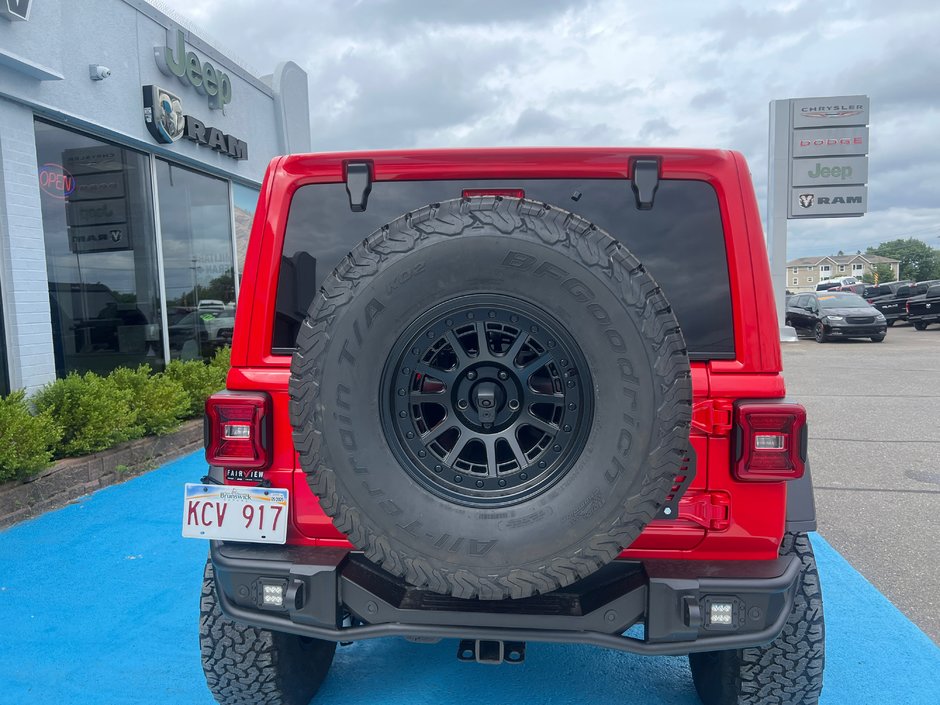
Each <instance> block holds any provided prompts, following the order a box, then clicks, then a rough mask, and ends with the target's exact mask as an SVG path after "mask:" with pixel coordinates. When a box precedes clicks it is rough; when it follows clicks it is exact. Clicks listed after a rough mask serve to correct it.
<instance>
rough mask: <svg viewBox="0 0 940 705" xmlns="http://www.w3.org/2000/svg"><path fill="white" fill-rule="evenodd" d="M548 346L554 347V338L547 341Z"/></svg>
mask: <svg viewBox="0 0 940 705" xmlns="http://www.w3.org/2000/svg"><path fill="white" fill-rule="evenodd" d="M548 347H550V348H553V347H555V341H554V340H549V341H548Z"/></svg>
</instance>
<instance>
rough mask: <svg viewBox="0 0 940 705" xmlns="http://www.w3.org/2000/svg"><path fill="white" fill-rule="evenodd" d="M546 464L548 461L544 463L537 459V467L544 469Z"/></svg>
mask: <svg viewBox="0 0 940 705" xmlns="http://www.w3.org/2000/svg"><path fill="white" fill-rule="evenodd" d="M547 464H548V463H546V462H545V461H544V460H540V461H539V467H540V468H543V469H544V468H545V466H546V465H547Z"/></svg>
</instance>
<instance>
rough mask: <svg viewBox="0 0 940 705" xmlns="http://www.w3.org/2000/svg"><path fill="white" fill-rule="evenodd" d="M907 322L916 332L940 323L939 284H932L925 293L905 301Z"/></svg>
mask: <svg viewBox="0 0 940 705" xmlns="http://www.w3.org/2000/svg"><path fill="white" fill-rule="evenodd" d="M907 320H909V321H910V322H911V325H912V326H914V328H915V329H916V330H924V329H925V328H926V327H927V326H929V325H930V324H931V323H940V282H934V283H932V284H931V285H930V286H928V287H927V290H926V292H924V293H923V294H920V295H918V296H912V297H911V298H909V299H908V300H907Z"/></svg>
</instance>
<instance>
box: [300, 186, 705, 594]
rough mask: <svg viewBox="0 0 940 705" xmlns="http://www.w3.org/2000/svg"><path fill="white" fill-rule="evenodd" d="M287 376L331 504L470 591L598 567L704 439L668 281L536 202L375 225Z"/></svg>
mask: <svg viewBox="0 0 940 705" xmlns="http://www.w3.org/2000/svg"><path fill="white" fill-rule="evenodd" d="M291 372H292V375H291V382H290V395H291V422H292V425H293V427H294V444H295V447H296V449H297V451H298V452H299V453H300V461H301V465H302V467H303V468H304V470H306V472H307V473H308V480H309V482H310V486H311V488H312V489H313V491H314V492H315V493H316V494H317V496H318V497H319V498H320V504H321V506H322V507H323V509H324V511H326V512H327V513H328V514H329V515H330V516H332V517H333V520H334V523H335V525H336V527H337V528H338V529H339V530H340V531H342V532H344V533H345V534H347V535H348V537H349V539H350V541H352V543H353V544H354V545H355V546H357V547H358V548H360V549H362V551H363V552H364V554H365V555H366V556H367V557H368V558H369V559H371V560H372V561H374V562H375V563H377V564H379V565H381V566H382V567H383V568H385V569H386V570H387V571H389V572H391V573H393V574H395V575H398V576H402V577H404V578H405V580H407V581H408V582H409V583H411V584H412V585H415V586H418V587H423V588H427V589H430V590H433V591H436V592H440V593H450V594H453V595H455V596H458V597H463V598H474V597H478V598H482V599H503V598H506V597H513V598H522V597H528V596H530V595H533V594H536V593H542V592H547V591H551V590H554V589H556V588H559V587H562V586H564V585H568V584H570V583H572V582H574V581H575V580H578V579H579V578H582V577H585V576H587V575H589V574H591V573H593V572H594V571H596V570H598V569H599V568H600V567H601V566H603V565H604V564H606V563H608V562H609V561H611V560H613V559H614V558H615V557H616V556H617V555H618V554H619V552H620V551H621V549H622V548H623V547H625V546H627V545H629V544H630V543H631V542H632V541H633V540H634V539H635V538H636V537H637V535H638V534H639V533H640V531H641V530H642V529H643V527H644V526H645V525H646V524H647V523H648V522H649V521H650V520H651V519H652V518H653V517H654V515H655V514H656V512H657V510H658V508H659V507H660V505H661V503H662V502H663V500H664V498H665V496H666V494H667V492H668V490H669V488H670V486H671V484H672V483H673V481H674V478H675V475H676V473H677V471H678V470H679V468H680V466H681V464H682V462H683V458H684V456H685V454H686V453H687V447H688V436H689V419H690V402H691V385H690V377H689V362H688V357H687V354H686V346H685V342H684V340H683V337H682V334H681V332H680V330H679V326H678V323H677V321H676V318H675V316H674V314H673V312H672V310H671V308H670V306H669V303H668V302H667V301H666V298H665V297H664V296H663V294H662V292H661V291H660V289H659V287H658V286H657V284H656V282H655V281H654V280H653V278H652V277H651V276H650V274H649V273H648V272H647V271H646V269H645V268H644V267H643V266H642V265H641V264H640V263H639V262H638V261H637V260H636V258H635V257H633V255H631V254H630V252H628V251H627V250H626V248H625V247H623V246H622V245H621V244H619V243H618V242H617V241H616V240H614V239H613V238H612V237H611V236H610V235H608V234H607V233H605V232H603V231H601V230H598V229H597V228H595V227H594V226H593V225H592V224H590V223H588V222H587V221H585V220H583V219H581V218H580V217H578V216H576V215H572V214H571V213H568V212H566V211H563V210H561V209H557V208H554V207H550V206H547V205H545V204H541V203H535V202H532V201H527V200H519V199H509V198H507V199H503V198H500V197H477V198H471V199H458V200H453V201H447V202H444V203H440V204H433V205H430V206H427V207H424V208H421V209H419V210H417V211H414V212H412V213H409V214H407V215H404V216H402V217H401V218H399V219H397V220H395V221H394V222H392V223H390V224H389V225H387V226H385V227H383V228H381V229H380V230H378V231H377V232H375V233H373V234H372V235H371V236H370V237H368V238H367V239H366V240H364V241H363V242H362V244H360V245H359V246H358V247H357V248H356V249H355V250H353V252H352V253H350V254H349V256H347V257H346V259H344V260H343V262H342V263H340V265H339V266H338V267H337V268H336V270H335V271H334V272H333V274H332V275H331V276H329V277H328V278H327V279H326V281H325V282H324V284H323V287H322V289H321V291H320V293H319V295H318V296H317V297H316V299H315V300H314V302H313V304H312V305H311V309H310V311H309V315H308V318H307V320H306V321H305V323H304V325H303V326H302V328H301V332H300V334H299V336H298V339H297V352H296V353H295V355H294V359H293V364H292V366H291ZM487 413H489V414H490V416H489V417H487V416H486V414H487ZM487 419H489V422H488V421H487ZM444 424H450V425H449V426H445V425H444Z"/></svg>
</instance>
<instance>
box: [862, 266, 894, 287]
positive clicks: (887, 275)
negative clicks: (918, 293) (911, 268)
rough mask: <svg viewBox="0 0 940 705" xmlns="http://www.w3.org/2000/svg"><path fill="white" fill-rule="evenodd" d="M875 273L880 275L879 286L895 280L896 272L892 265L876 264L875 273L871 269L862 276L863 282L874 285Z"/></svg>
mask: <svg viewBox="0 0 940 705" xmlns="http://www.w3.org/2000/svg"><path fill="white" fill-rule="evenodd" d="M875 272H877V273H878V283H879V284H884V283H885V282H889V281H892V280H893V279H894V270H893V269H891V265H888V264H876V265H875V268H874V271H872V270H871V269H869V270H867V271H866V272H865V273H864V274H863V275H862V281H863V282H865V283H866V284H874V283H875Z"/></svg>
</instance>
